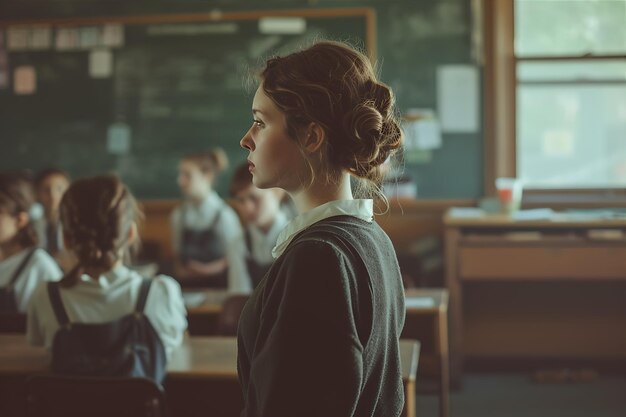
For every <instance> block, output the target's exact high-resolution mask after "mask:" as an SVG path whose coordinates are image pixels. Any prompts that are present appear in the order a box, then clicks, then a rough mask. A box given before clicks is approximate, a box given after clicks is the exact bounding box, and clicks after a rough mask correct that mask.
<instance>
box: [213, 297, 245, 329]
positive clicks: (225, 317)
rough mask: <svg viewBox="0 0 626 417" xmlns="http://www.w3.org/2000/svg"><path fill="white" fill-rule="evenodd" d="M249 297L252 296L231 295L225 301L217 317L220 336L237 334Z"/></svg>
mask: <svg viewBox="0 0 626 417" xmlns="http://www.w3.org/2000/svg"><path fill="white" fill-rule="evenodd" d="M248 298H250V296H248V295H231V296H230V297H228V298H227V299H226V300H225V301H224V304H222V310H221V312H220V314H219V316H218V318H217V335H218V336H237V325H238V324H239V317H240V316H241V311H242V310H243V307H244V306H245V305H246V302H248Z"/></svg>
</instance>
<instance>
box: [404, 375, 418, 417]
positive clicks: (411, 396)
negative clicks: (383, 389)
mask: <svg viewBox="0 0 626 417" xmlns="http://www.w3.org/2000/svg"><path fill="white" fill-rule="evenodd" d="M404 397H405V398H404V411H403V413H402V415H403V416H404V417H415V414H416V410H415V380H409V381H407V383H406V386H405V388H404Z"/></svg>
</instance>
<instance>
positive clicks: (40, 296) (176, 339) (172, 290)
mask: <svg viewBox="0 0 626 417" xmlns="http://www.w3.org/2000/svg"><path fill="white" fill-rule="evenodd" d="M142 280H143V277H142V276H141V275H139V274H138V273H137V272H135V271H132V270H130V269H128V268H127V267H125V266H121V265H120V266H117V267H115V268H114V269H112V270H111V271H109V272H107V273H106V274H103V275H101V276H100V277H98V279H97V280H94V279H92V278H90V277H89V276H87V275H83V276H82V277H81V279H80V281H79V282H78V283H77V284H76V285H75V286H74V287H71V288H63V287H61V288H60V293H61V300H62V301H63V306H64V307H65V311H66V312H67V315H68V317H69V319H70V321H71V322H78V323H106V322H110V321H113V320H117V319H119V318H121V317H123V316H125V315H128V314H130V313H132V312H133V311H134V309H135V306H136V304H137V297H138V295H139V288H140V286H141V282H142ZM153 280H154V281H153V282H152V286H151V287H150V292H149V293H148V298H147V300H146V305H145V308H144V313H145V315H146V316H147V317H148V319H149V320H150V323H151V324H152V327H154V330H155V331H156V332H157V334H158V335H159V337H160V338H161V342H162V343H163V346H164V347H165V350H166V352H167V355H168V357H169V355H170V354H171V352H172V350H173V349H174V348H176V347H177V346H180V344H181V343H182V341H183V333H184V332H185V330H186V328H187V318H186V310H185V305H184V303H183V297H182V294H181V291H180V286H179V285H178V283H177V282H176V281H175V280H174V279H173V278H171V277H168V276H165V275H159V276H157V277H155V278H153ZM58 329H59V323H58V322H57V319H56V316H55V315H54V311H53V309H52V305H51V304H50V298H49V296H48V290H47V287H46V284H41V285H39V286H38V287H37V289H36V290H35V293H34V294H33V299H32V303H31V305H30V309H29V311H28V329H27V337H28V341H29V342H30V343H31V344H33V345H38V346H42V345H43V346H45V347H46V348H48V349H50V348H51V347H52V342H53V341H54V336H55V334H56V332H57V330H58Z"/></svg>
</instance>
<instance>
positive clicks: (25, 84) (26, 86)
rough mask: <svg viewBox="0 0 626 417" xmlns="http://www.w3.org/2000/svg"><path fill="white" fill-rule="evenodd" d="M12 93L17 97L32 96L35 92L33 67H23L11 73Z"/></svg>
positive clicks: (35, 82)
mask: <svg viewBox="0 0 626 417" xmlns="http://www.w3.org/2000/svg"><path fill="white" fill-rule="evenodd" d="M13 91H14V92H15V94H18V95H27V94H33V93H34V92H35V91H37V74H36V72H35V67H32V66H29V65H24V66H21V67H17V68H15V71H13Z"/></svg>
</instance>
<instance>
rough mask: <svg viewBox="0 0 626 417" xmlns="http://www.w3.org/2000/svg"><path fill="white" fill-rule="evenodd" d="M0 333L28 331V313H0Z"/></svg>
mask: <svg viewBox="0 0 626 417" xmlns="http://www.w3.org/2000/svg"><path fill="white" fill-rule="evenodd" d="M0 333H26V314H24V313H0Z"/></svg>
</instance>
